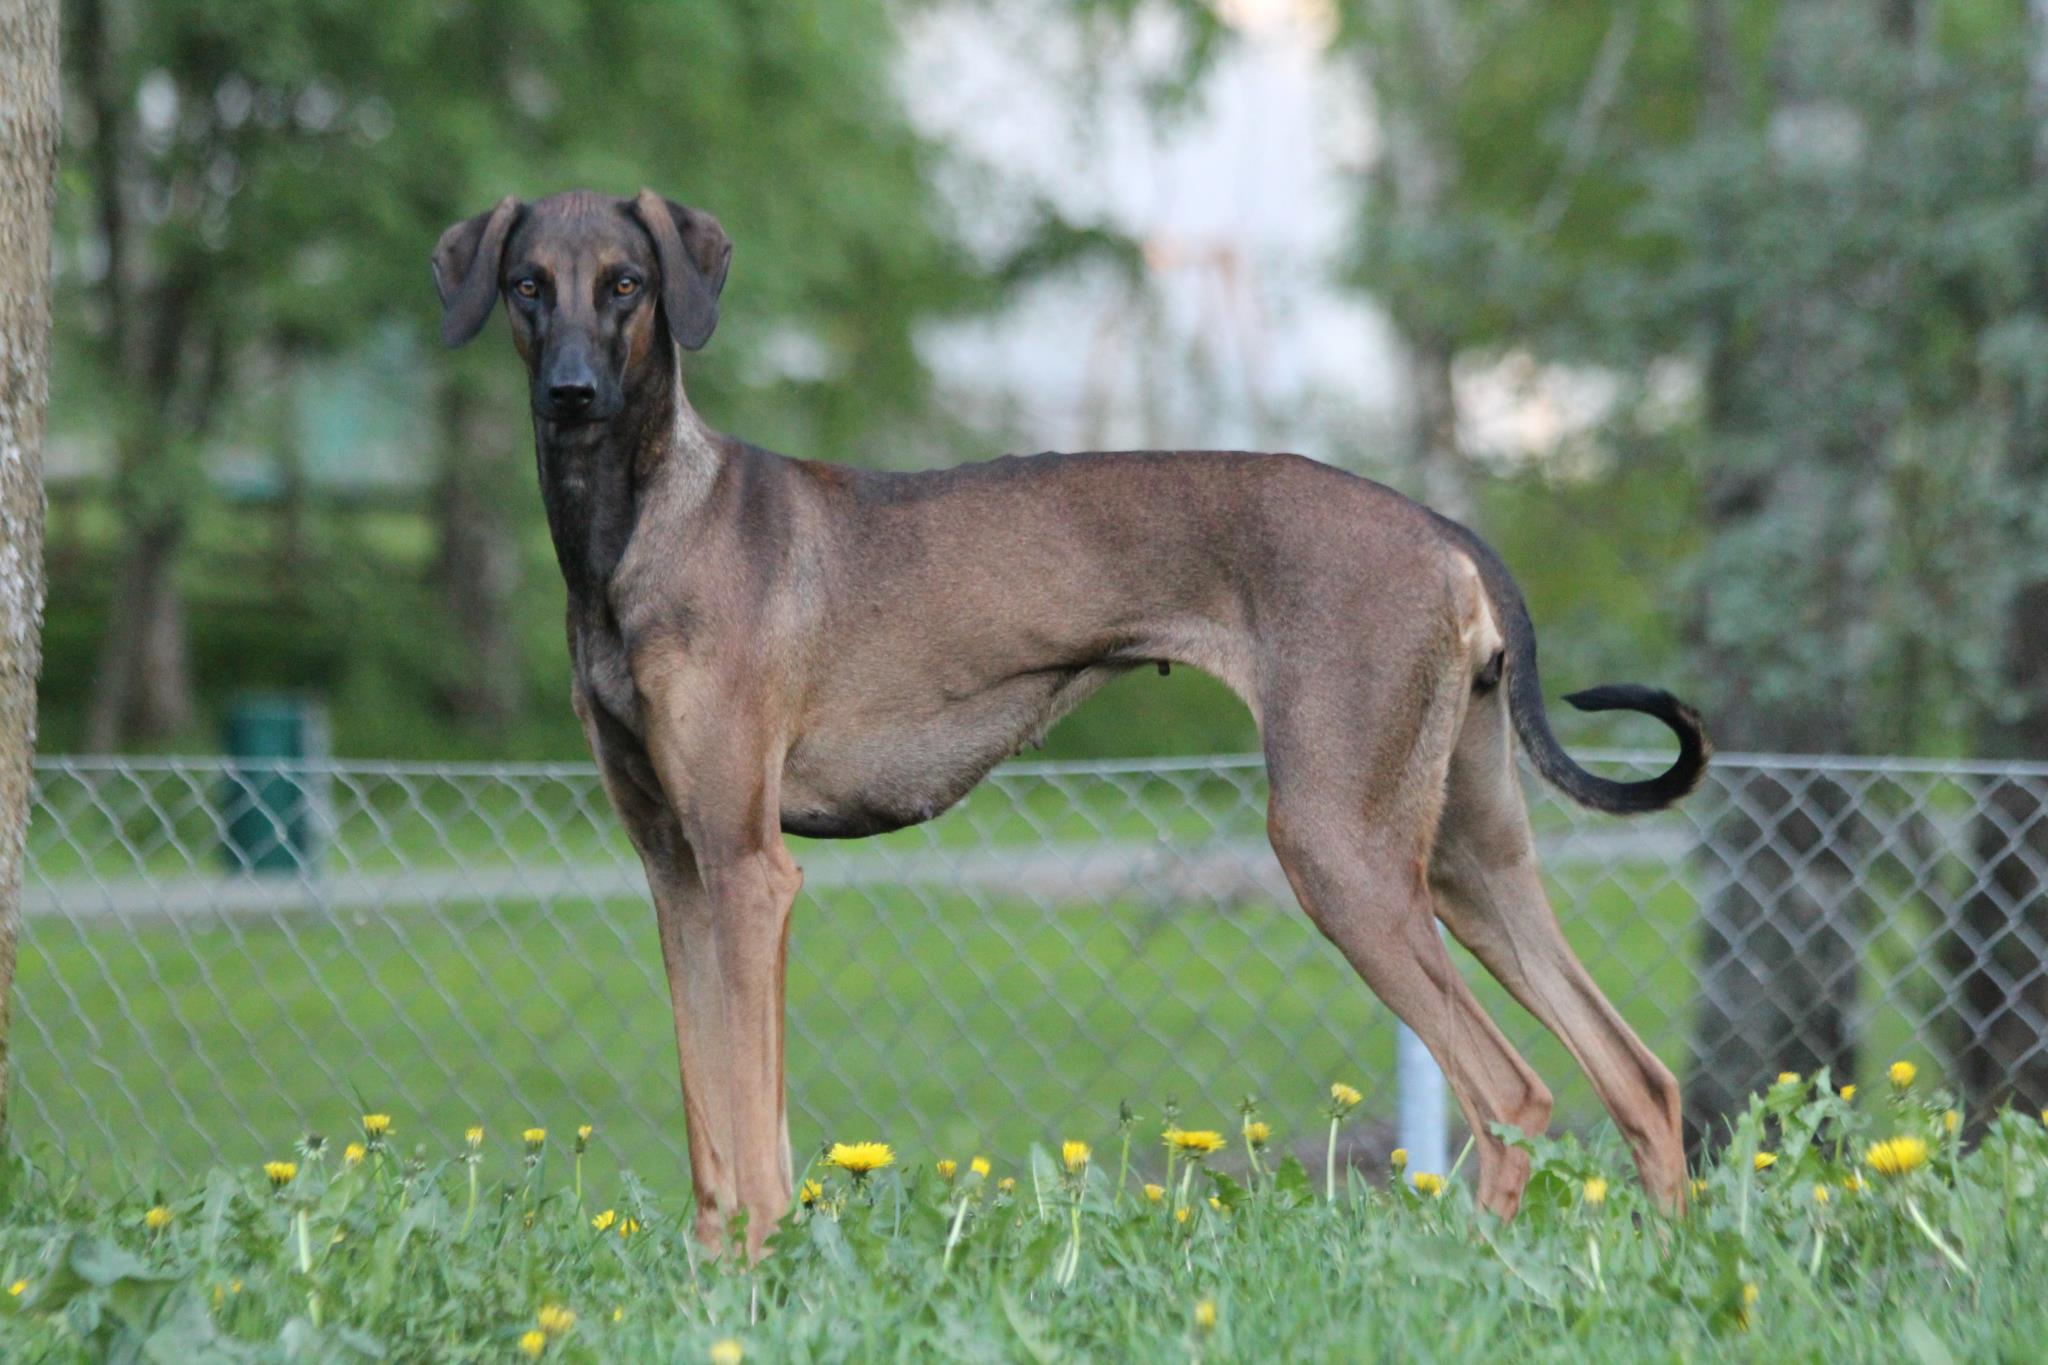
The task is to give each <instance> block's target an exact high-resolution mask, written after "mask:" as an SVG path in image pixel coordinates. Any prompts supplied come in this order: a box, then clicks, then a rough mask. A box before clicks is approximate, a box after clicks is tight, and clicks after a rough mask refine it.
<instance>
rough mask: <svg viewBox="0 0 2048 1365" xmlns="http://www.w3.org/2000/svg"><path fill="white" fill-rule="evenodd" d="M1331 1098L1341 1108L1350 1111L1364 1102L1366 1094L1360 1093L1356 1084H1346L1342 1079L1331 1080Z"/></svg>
mask: <svg viewBox="0 0 2048 1365" xmlns="http://www.w3.org/2000/svg"><path fill="white" fill-rule="evenodd" d="M1330 1099H1331V1101H1332V1102H1334V1103H1335V1104H1336V1106H1337V1107H1338V1108H1339V1109H1342V1110H1345V1111H1347V1112H1348V1111H1350V1110H1353V1109H1356V1108H1357V1107H1358V1106H1359V1105H1360V1104H1362V1103H1364V1101H1365V1096H1363V1095H1361V1094H1359V1093H1358V1089H1357V1087H1356V1086H1349V1085H1346V1084H1344V1082H1342V1081H1331V1082H1330Z"/></svg>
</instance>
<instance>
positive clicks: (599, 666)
mask: <svg viewBox="0 0 2048 1365" xmlns="http://www.w3.org/2000/svg"><path fill="white" fill-rule="evenodd" d="M571 641H572V645H573V649H574V659H573V661H572V662H573V666H574V667H575V670H576V682H577V685H578V686H579V687H580V688H582V690H583V695H584V696H585V697H587V698H589V700H590V704H591V705H592V706H594V707H597V708H598V709H599V710H601V711H603V712H604V713H605V714H606V715H607V716H608V717H610V718H611V720H612V721H614V722H615V723H616V724H618V725H619V726H620V727H621V728H623V729H625V730H627V731H630V732H631V733H632V734H633V735H634V736H635V737H636V738H641V739H644V738H645V737H646V736H645V733H644V732H643V729H642V725H641V717H640V694H639V691H638V690H637V689H636V688H635V687H634V686H633V666H632V663H631V661H630V660H629V659H628V657H627V654H626V645H625V641H624V640H623V639H622V638H621V637H620V635H619V632H618V631H617V630H616V629H614V628H609V627H607V626H605V625H604V624H603V623H601V622H598V621H594V620H591V619H589V618H588V617H583V618H580V619H578V620H577V621H576V623H575V625H574V627H573V628H572V630H571Z"/></svg>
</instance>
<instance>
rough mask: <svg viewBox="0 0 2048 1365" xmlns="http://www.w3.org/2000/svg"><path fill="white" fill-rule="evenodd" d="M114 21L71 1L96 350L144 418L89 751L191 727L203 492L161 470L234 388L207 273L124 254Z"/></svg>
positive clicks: (124, 148) (121, 474)
mask: <svg viewBox="0 0 2048 1365" xmlns="http://www.w3.org/2000/svg"><path fill="white" fill-rule="evenodd" d="M119 17H120V16H118V15H114V14H110V13H109V7H108V4H107V3H106V0H79V9H78V25H77V28H76V30H75V32H76V35H77V43H78V48H77V51H76V52H75V53H74V55H73V64H74V69H75V70H76V71H77V72H78V74H79V78H80V84H81V87H82V89H83V92H84V95H85V103H86V106H87V108H88V110H89V111H90V114H91V133H92V141H91V144H90V146H89V147H88V148H86V149H83V153H82V161H83V164H84V166H85V168H86V170H87V171H88V174H89V176H90V179H91V182H92V193H93V197H94V207H95V214H94V218H95V224H96V226H97V227H98V229H99V232H100V237H101V246H102V247H103V248H104V249H105V251H106V263H107V268H106V273H105V274H104V276H102V278H101V279H100V281H99V284H98V286H97V288H98V293H99V303H100V305H101V307H100V321H99V327H100V333H99V339H100V340H101V341H102V342H103V343H104V349H105V354H106V355H107V357H108V359H109V368H110V369H111V370H112V372H113V373H114V374H115V375H117V376H118V382H120V383H121V384H123V385H124V387H125V389H126V391H127V392H128V393H130V394H132V395H133V396H134V397H135V398H136V399H137V400H138V401H137V405H136V406H137V408H138V410H139V412H138V415H137V416H135V417H134V418H132V419H130V420H131V421H133V423H134V425H133V426H132V427H128V428H127V429H125V430H123V431H122V432H121V434H120V436H119V437H118V438H117V439H118V445H119V455H120V457H119V459H118V460H117V462H116V466H115V471H114V497H115V502H116V504H117V505H118V506H119V507H120V509H121V516H122V524H121V531H122V543H123V545H124V546H125V552H124V555H123V558H122V561H121V563H120V565H119V566H118V568H117V569H116V570H115V573H114V582H115V585H116V587H115V597H114V601H113V606H112V610H111V612H110V613H109V615H108V629H107V635H106V637H105V639H104V640H103V641H102V642H101V646H100V659H99V669H98V672H97V673H96V675H95V676H94V679H93V696H92V702H91V706H90V708H89V710H88V713H87V717H86V742H87V745H88V747H90V748H93V749H100V750H105V749H113V748H117V747H119V746H121V745H122V744H124V743H126V742H128V741H130V740H159V739H167V738H171V737H173V736H175V735H177V734H179V733H181V732H183V731H186V730H189V729H190V728H191V726H192V723H193V719H194V707H193V701H192V697H193V685H192V668H191V657H190V651H189V649H188V647H187V644H186V635H185V609H184V598H183V592H182V589H181V587H180V585H179V583H178V581H177V578H176V570H177V564H178V559H179V557H180V554H181V553H182V551H183V549H184V544H185V531H186V516H185V508H186V504H187V503H188V501H189V497H190V494H189V493H187V492H186V491H185V490H186V489H188V488H193V487H197V486H198V485H199V483H200V480H198V479H197V478H196V477H185V476H183V474H182V472H181V471H179V470H177V469H170V468H167V467H166V466H168V465H170V464H171V463H172V462H174V461H180V460H188V459H192V458H195V456H194V455H193V453H192V452H194V451H196V449H197V448H198V446H199V443H200V438H201V437H202V436H203V435H204V433H205V430H206V428H207V426H208V424H209V423H210V421H211V420H212V415H213V412H214V410H215V408H216V407H217V405H218V403H219V401H220V398H221V397H222V394H223V392H224V391H225V389H226V386H227V382H228V374H227V371H228V342H227V332H226V327H225V325H224V323H222V322H219V321H216V322H215V323H214V325H213V327H212V328H211V330H210V331H209V332H206V333H203V334H202V335H201V336H199V337H195V336H194V335H193V333H194V330H195V319H194V306H195V300H196V297H197V295H198V292H199V291H198V289H197V286H196V284H195V282H194V281H193V280H192V279H191V278H190V272H191V271H192V270H194V269H203V268H205V267H204V266H203V265H200V266H195V265H194V264H192V263H191V262H190V261H187V262H185V263H184V264H183V265H182V266H177V267H170V268H168V269H169V270H170V273H169V275H168V276H164V275H162V274H160V275H159V277H157V278H154V279H146V278H144V277H145V276H147V275H148V273H149V272H148V271H147V270H146V269H144V268H143V266H142V260H143V259H144V258H146V257H147V256H148V254H149V253H147V252H134V251H132V250H131V246H132V245H133V243H132V242H131V240H130V234H131V227H130V222H131V219H130V214H129V212H128V207H129V202H130V199H129V195H130V189H129V177H130V175H131V172H132V170H133V167H132V165H131V159H130V157H129V156H128V154H127V153H128V142H127V129H128V121H129V118H130V110H129V107H128V105H127V103H126V100H125V99H124V96H125V95H126V94H127V92H124V91H123V90H121V89H120V88H119V87H118V85H117V83H116V73H117V72H118V70H119V69H120V56H121V52H120V48H121V41H122V40H121V38H120V36H119V34H118V33H117V32H116V29H117V26H118V20H119ZM180 269H182V270H183V271H184V272H185V273H184V275H183V276H180V275H179V274H178V273H177V271H178V270H180Z"/></svg>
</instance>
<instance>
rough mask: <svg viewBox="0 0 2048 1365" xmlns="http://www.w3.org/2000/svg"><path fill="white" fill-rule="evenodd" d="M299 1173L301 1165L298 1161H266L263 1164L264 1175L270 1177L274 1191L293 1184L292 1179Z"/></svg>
mask: <svg viewBox="0 0 2048 1365" xmlns="http://www.w3.org/2000/svg"><path fill="white" fill-rule="evenodd" d="M298 1173H299V1163H298V1162H296V1161H266V1162H264V1163H263V1174H264V1175H266V1176H268V1177H270V1188H272V1189H274V1190H281V1189H283V1188H284V1187H285V1186H287V1185H289V1184H291V1183H292V1177H293V1176H296V1175H297V1174H298Z"/></svg>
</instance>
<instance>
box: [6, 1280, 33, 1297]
mask: <svg viewBox="0 0 2048 1365" xmlns="http://www.w3.org/2000/svg"><path fill="white" fill-rule="evenodd" d="M7 1292H8V1293H9V1294H10V1295H12V1296H13V1297H15V1298H17V1299H18V1298H20V1297H21V1296H22V1295H23V1294H25V1293H27V1292H28V1281H27V1280H16V1281H15V1282H14V1283H13V1284H10V1285H8V1286H7Z"/></svg>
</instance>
